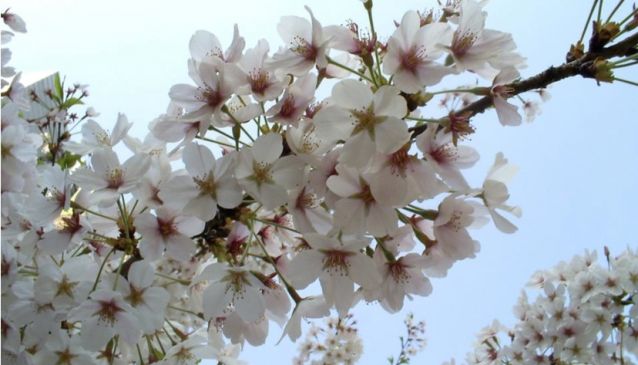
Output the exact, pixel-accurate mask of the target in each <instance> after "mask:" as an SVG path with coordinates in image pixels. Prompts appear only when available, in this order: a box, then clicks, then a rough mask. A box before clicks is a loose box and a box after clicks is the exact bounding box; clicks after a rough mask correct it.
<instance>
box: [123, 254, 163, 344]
mask: <svg viewBox="0 0 638 365" xmlns="http://www.w3.org/2000/svg"><path fill="white" fill-rule="evenodd" d="M127 279H128V280H124V279H123V278H121V283H122V285H121V287H120V288H119V289H120V293H122V296H123V297H124V300H125V301H126V302H127V303H128V304H130V305H131V307H133V309H134V313H135V316H136V318H137V319H138V321H139V324H140V327H141V328H142V331H143V333H144V334H153V333H154V332H155V331H158V330H160V329H161V328H162V326H163V324H164V316H165V313H166V306H167V305H168V302H169V300H170V296H169V293H168V292H167V291H166V290H165V289H164V288H161V287H159V286H154V285H153V281H154V280H155V269H154V268H153V267H152V266H151V265H150V264H149V262H148V261H146V260H144V261H137V262H134V263H133V264H132V265H131V266H130V268H129V271H128V275H127Z"/></svg>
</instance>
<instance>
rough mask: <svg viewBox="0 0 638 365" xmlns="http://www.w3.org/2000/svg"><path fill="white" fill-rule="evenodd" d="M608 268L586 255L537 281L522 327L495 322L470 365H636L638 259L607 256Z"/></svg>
mask: <svg viewBox="0 0 638 365" xmlns="http://www.w3.org/2000/svg"><path fill="white" fill-rule="evenodd" d="M605 256H606V258H607V267H603V266H601V265H600V264H599V263H598V262H597V259H596V253H592V252H586V253H585V254H584V255H581V256H575V257H574V258H573V259H572V260H571V261H569V262H561V263H559V264H558V265H557V266H556V267H554V268H553V269H551V270H547V271H539V272H537V273H535V274H534V275H533V277H532V278H531V280H530V283H529V286H531V287H534V288H536V289H537V290H539V293H538V294H537V295H536V296H535V298H533V300H530V298H529V297H528V295H527V294H526V292H525V291H523V292H522V294H521V297H520V298H519V300H518V303H517V304H516V306H515V307H514V314H515V315H516V317H517V320H518V321H517V323H516V324H515V325H514V327H512V328H507V327H505V326H503V325H501V324H500V323H499V322H497V321H495V322H494V323H493V324H492V325H491V326H489V327H487V328H485V329H484V330H483V331H482V332H481V334H480V335H479V338H478V341H477V344H476V349H475V351H474V352H473V353H471V354H468V357H467V362H468V363H470V364H595V365H611V364H623V363H625V364H630V363H634V362H633V361H635V359H636V356H638V323H636V320H638V307H637V306H636V303H637V298H638V297H637V295H638V254H637V253H636V251H635V250H627V251H625V252H623V253H622V254H621V255H619V256H617V257H613V256H610V254H609V252H608V251H606V255H605Z"/></svg>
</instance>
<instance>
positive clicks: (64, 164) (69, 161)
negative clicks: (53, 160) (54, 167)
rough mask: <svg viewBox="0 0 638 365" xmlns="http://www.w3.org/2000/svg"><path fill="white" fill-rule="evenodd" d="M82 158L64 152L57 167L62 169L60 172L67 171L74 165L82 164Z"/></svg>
mask: <svg viewBox="0 0 638 365" xmlns="http://www.w3.org/2000/svg"><path fill="white" fill-rule="evenodd" d="M81 160H82V156H80V155H76V154H73V153H71V152H68V151H65V152H64V154H63V155H62V157H60V158H59V159H58V161H57V163H58V165H60V167H61V168H62V170H68V169H70V168H72V167H73V166H75V164H76V163H80V164H81V163H82V161H81Z"/></svg>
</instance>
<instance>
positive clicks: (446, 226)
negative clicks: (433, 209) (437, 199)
mask: <svg viewBox="0 0 638 365" xmlns="http://www.w3.org/2000/svg"><path fill="white" fill-rule="evenodd" d="M473 213H474V207H473V206H472V205H470V204H468V203H466V202H465V201H464V200H463V199H461V198H457V197H454V196H448V197H447V198H445V199H443V202H441V204H440V205H439V214H438V215H437V217H436V219H435V220H434V236H435V237H436V245H435V246H434V247H436V248H437V249H438V250H440V251H441V252H442V253H443V255H445V256H446V257H448V258H449V259H452V260H454V261H458V260H463V259H466V258H470V257H474V255H475V253H476V252H478V250H479V247H480V246H479V243H478V241H475V240H473V239H472V237H470V234H469V233H468V231H467V228H468V227H469V226H470V225H472V223H474V216H473Z"/></svg>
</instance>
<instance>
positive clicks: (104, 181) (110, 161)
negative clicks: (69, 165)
mask: <svg viewBox="0 0 638 365" xmlns="http://www.w3.org/2000/svg"><path fill="white" fill-rule="evenodd" d="M150 163H151V162H150V160H149V158H148V156H145V155H142V154H137V155H134V156H133V157H131V158H129V159H128V160H126V162H124V164H122V165H120V161H119V159H118V157H117V155H116V154H115V152H113V151H112V150H110V149H99V150H97V151H95V152H94V153H93V155H92V156H91V168H90V169H89V168H87V167H82V168H80V169H77V170H75V172H74V173H73V175H71V181H73V182H75V183H76V184H78V185H79V186H80V187H82V188H83V189H86V190H90V191H92V194H91V199H92V201H94V202H95V203H96V204H98V205H100V206H103V207H104V206H110V205H113V204H115V201H116V200H117V199H118V198H119V196H120V194H124V193H129V192H131V191H133V190H135V188H136V187H137V185H138V183H139V181H140V180H141V179H142V176H143V175H144V173H146V170H148V168H149V166H150Z"/></svg>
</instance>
